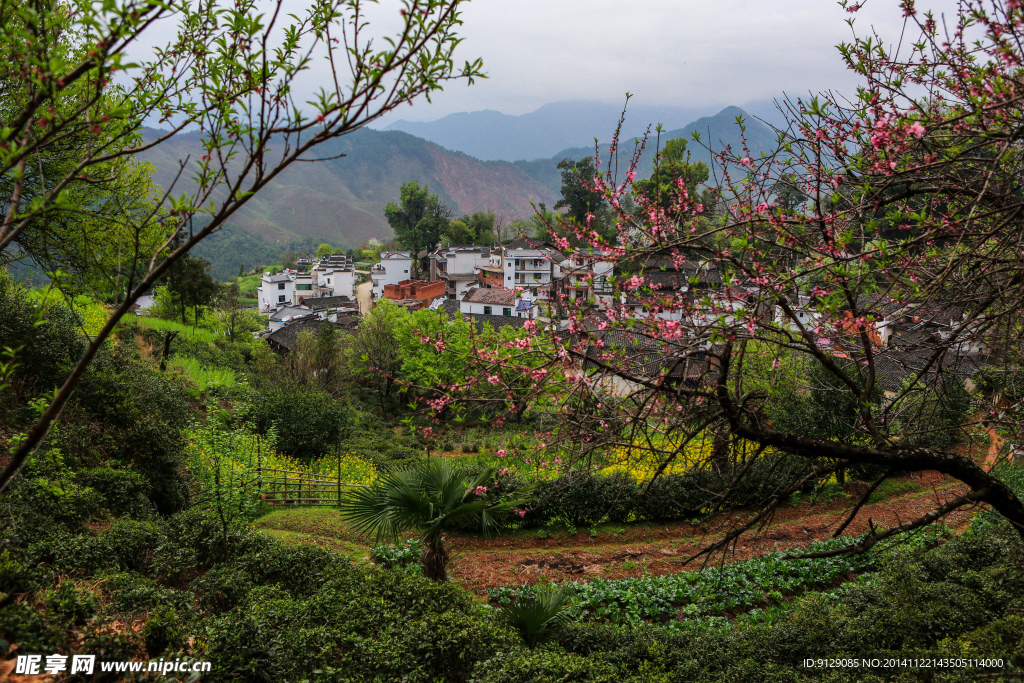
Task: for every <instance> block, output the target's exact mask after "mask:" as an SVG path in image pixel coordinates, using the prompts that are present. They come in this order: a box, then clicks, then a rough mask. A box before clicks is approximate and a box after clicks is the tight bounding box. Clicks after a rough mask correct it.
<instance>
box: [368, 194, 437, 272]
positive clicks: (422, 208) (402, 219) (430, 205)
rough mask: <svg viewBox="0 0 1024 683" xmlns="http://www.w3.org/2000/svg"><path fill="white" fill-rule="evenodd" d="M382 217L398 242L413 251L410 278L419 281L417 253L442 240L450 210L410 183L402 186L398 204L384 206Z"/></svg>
mask: <svg viewBox="0 0 1024 683" xmlns="http://www.w3.org/2000/svg"><path fill="white" fill-rule="evenodd" d="M384 216H385V217H386V218H387V219H388V224H389V225H390V226H391V229H392V230H394V231H395V239H396V240H398V243H399V244H400V245H402V247H403V248H405V249H408V250H410V251H411V252H412V254H413V262H412V279H417V278H419V270H420V264H419V253H420V251H421V250H422V249H426V248H431V247H433V246H434V245H436V244H438V242H440V241H441V235H442V234H443V233H444V232H445V231H446V230H448V224H449V223H450V222H451V209H449V208H448V207H447V206H445V205H444V204H442V203H441V200H440V199H438V197H437V195H436V194H430V188H429V187H428V186H427V185H424V186H423V187H420V184H419V183H418V182H416V181H415V180H410V181H409V182H407V183H404V184H403V185H402V189H401V191H400V194H399V203H398V204H396V203H394V202H388V203H387V205H386V206H385V207H384Z"/></svg>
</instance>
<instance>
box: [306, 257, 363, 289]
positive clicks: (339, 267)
mask: <svg viewBox="0 0 1024 683" xmlns="http://www.w3.org/2000/svg"><path fill="white" fill-rule="evenodd" d="M310 273H311V274H312V275H313V277H314V279H315V281H314V283H313V284H314V288H315V291H316V296H346V297H348V298H349V299H353V298H355V294H356V269H355V263H354V262H353V261H352V259H351V258H349V257H348V256H345V255H344V254H332V255H331V256H325V257H324V258H322V259H320V261H319V262H318V263H317V264H316V265H315V266H313V268H312V270H311V271H310Z"/></svg>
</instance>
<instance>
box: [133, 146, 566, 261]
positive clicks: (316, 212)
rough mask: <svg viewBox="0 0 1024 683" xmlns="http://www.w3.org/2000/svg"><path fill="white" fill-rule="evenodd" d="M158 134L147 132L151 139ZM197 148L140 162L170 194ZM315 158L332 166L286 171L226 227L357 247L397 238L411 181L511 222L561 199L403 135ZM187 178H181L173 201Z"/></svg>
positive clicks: (519, 175)
mask: <svg viewBox="0 0 1024 683" xmlns="http://www.w3.org/2000/svg"><path fill="white" fill-rule="evenodd" d="M156 133H157V132H156V131H153V130H148V131H146V136H147V137H149V138H152V137H153V136H154V135H156ZM198 142H199V138H198V136H197V135H196V134H194V133H191V134H181V135H178V136H175V137H174V138H173V139H172V140H170V141H169V142H168V143H166V144H163V145H160V146H158V147H156V148H154V149H153V150H150V151H147V152H146V153H144V154H143V155H141V156H142V158H143V159H145V160H146V161H149V162H150V163H152V164H153V166H154V168H155V174H154V179H155V181H156V183H157V184H158V185H160V186H161V187H162V188H164V189H166V188H169V187H171V185H172V183H173V182H174V179H175V176H176V175H177V174H178V171H179V160H181V159H186V158H189V159H190V160H191V162H190V163H192V164H195V163H196V160H197V159H198V158H199V157H200V156H201V155H202V151H201V149H200V148H199V146H198ZM274 151H276V150H271V152H274ZM311 158H318V159H325V160H326V161H321V162H318V163H315V164H295V165H293V166H291V167H290V168H288V169H287V170H285V171H284V172H283V173H282V174H281V175H280V176H278V177H277V178H275V179H274V180H273V181H272V182H271V183H270V184H269V186H268V187H267V189H266V190H264V191H263V192H261V193H260V194H259V195H258V196H256V197H254V198H253V199H252V200H250V201H249V202H248V203H247V204H246V205H245V206H244V207H242V209H241V210H239V212H238V213H237V214H236V215H235V216H233V217H232V218H231V220H230V221H229V222H228V228H229V229H231V228H235V229H239V228H240V229H242V230H245V231H246V232H247V233H251V234H253V235H255V236H256V237H257V238H258V239H260V240H262V241H264V242H266V243H268V244H269V245H273V246H274V247H275V248H276V251H277V252H280V250H281V249H282V248H285V247H287V246H288V245H290V244H297V243H302V244H304V243H307V242H308V243H311V244H315V243H317V242H325V241H326V242H330V243H331V244H334V245H336V246H344V247H349V248H351V247H355V246H357V245H358V244H359V243H361V242H363V241H364V240H367V239H369V238H371V237H377V238H387V237H390V236H391V228H390V227H389V226H388V223H387V221H386V220H385V219H384V213H383V210H382V209H383V207H384V205H385V204H386V203H387V202H389V201H393V200H395V199H397V198H398V194H399V188H400V187H401V185H402V183H403V182H406V181H409V180H416V181H418V182H419V183H420V184H421V185H422V184H426V185H428V186H429V187H430V191H431V192H433V193H436V194H437V195H438V196H439V197H440V198H441V200H442V201H443V202H445V203H446V204H448V205H449V206H450V207H451V208H452V209H453V210H454V211H455V212H457V213H458V212H463V213H466V212H468V213H472V212H474V211H481V210H488V211H494V212H496V213H497V214H498V215H499V216H500V217H503V218H505V219H513V218H519V217H522V216H527V215H529V214H530V213H532V207H531V202H538V203H539V202H547V203H549V204H550V203H551V202H553V201H554V199H555V198H556V197H557V192H558V186H557V183H556V184H555V186H554V187H552V186H551V185H550V184H544V183H542V182H539V181H538V180H536V179H535V178H533V177H531V176H530V175H528V174H527V173H525V172H524V171H523V170H522V169H519V168H517V167H515V166H514V165H512V164H509V163H506V162H501V161H495V162H482V161H480V160H478V159H474V158H472V157H470V156H467V155H465V154H461V153H458V152H450V151H448V150H446V149H444V148H442V147H440V146H438V145H435V144H433V143H430V142H427V141H426V140H421V139H419V138H416V137H413V136H412V135H408V134H406V133H401V132H397V131H390V132H389V131H375V130H370V129H368V128H363V129H360V130H358V131H355V132H354V133H352V134H350V135H346V136H344V137H341V138H338V139H336V140H331V141H330V142H328V143H325V144H324V145H322V146H321V147H320V148H318V150H317V152H316V154H315V155H313V156H312V157H311ZM551 165H552V168H553V167H554V164H551ZM187 176H188V172H187V171H186V173H183V174H182V179H181V180H179V181H178V182H179V184H178V186H175V187H176V189H175V191H174V193H175V194H178V193H180V192H181V189H177V188H180V186H181V184H182V183H183V182H185V183H187V180H186V178H187ZM247 246H249V245H247Z"/></svg>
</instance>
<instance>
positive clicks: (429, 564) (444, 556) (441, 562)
mask: <svg viewBox="0 0 1024 683" xmlns="http://www.w3.org/2000/svg"><path fill="white" fill-rule="evenodd" d="M448 559H449V558H448V548H446V547H445V545H444V539H443V538H438V539H436V540H433V541H429V542H428V543H427V544H426V545H424V546H423V550H422V552H421V553H420V563H421V564H422V565H423V575H424V576H426V577H427V578H428V579H431V580H433V581H441V582H444V581H447V580H448Z"/></svg>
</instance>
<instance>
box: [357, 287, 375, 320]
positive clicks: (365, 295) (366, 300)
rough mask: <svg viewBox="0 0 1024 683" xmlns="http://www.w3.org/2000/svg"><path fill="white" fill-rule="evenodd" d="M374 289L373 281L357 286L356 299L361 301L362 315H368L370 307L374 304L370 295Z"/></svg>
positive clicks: (360, 309) (360, 311)
mask: <svg viewBox="0 0 1024 683" xmlns="http://www.w3.org/2000/svg"><path fill="white" fill-rule="evenodd" d="M372 291H373V283H372V282H364V283H363V284H361V285H357V286H356V301H358V302H359V314H360V315H366V314H367V313H369V312H370V308H372V306H373V303H372V301H371V296H370V295H371V293H372Z"/></svg>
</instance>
